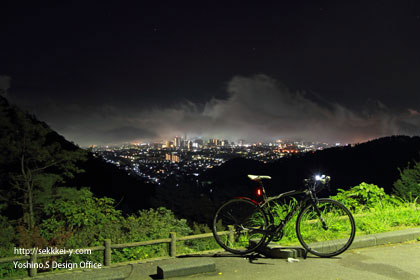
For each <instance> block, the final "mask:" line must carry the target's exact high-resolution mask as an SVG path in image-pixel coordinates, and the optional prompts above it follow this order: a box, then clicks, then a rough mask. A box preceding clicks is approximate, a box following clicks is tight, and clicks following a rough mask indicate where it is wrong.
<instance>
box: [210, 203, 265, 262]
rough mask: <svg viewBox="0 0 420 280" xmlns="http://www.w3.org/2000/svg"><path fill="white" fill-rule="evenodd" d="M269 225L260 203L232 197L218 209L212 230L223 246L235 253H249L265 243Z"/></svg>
mask: <svg viewBox="0 0 420 280" xmlns="http://www.w3.org/2000/svg"><path fill="white" fill-rule="evenodd" d="M267 227H268V222H267V217H266V215H265V213H264V212H263V211H262V210H261V208H260V207H258V205H256V204H255V203H253V202H252V201H249V200H246V199H232V200H229V201H228V202H226V203H225V204H223V205H222V206H221V207H220V208H219V209H218V210H217V211H216V214H215V216H214V219H213V228H212V230H213V235H214V238H215V239H216V241H217V243H219V245H220V246H221V247H222V248H224V249H225V250H227V251H229V252H231V253H234V254H248V253H251V252H253V251H255V250H256V249H257V248H258V247H259V246H261V245H262V244H263V243H264V241H265V239H266V237H267V231H266V230H267ZM250 240H253V242H250Z"/></svg>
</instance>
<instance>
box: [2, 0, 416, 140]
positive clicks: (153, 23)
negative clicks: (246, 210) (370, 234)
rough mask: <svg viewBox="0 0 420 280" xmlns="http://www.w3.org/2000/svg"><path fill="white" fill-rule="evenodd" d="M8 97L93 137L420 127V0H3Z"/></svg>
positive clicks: (368, 135) (363, 134) (62, 128)
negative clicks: (9, 80)
mask: <svg viewBox="0 0 420 280" xmlns="http://www.w3.org/2000/svg"><path fill="white" fill-rule="evenodd" d="M0 6H1V7H0V13H1V16H0V24H1V30H0V34H1V37H0V38H1V44H0V55H1V57H0V75H7V76H10V77H11V87H10V89H9V91H8V93H7V96H6V97H7V98H8V99H9V100H10V101H12V102H13V103H16V104H18V105H19V106H21V107H23V108H25V109H27V110H29V111H30V112H32V113H34V114H35V115H36V116H37V117H38V118H39V119H40V120H42V121H45V122H47V123H48V124H49V125H50V126H51V127H52V128H53V129H55V130H57V131H58V132H59V133H60V134H62V135H64V136H65V137H66V138H67V139H68V140H71V141H74V142H75V143H77V144H79V145H81V146H87V145H91V144H112V143H123V142H131V141H160V140H163V139H165V138H172V137H174V136H175V135H180V136H184V135H185V134H187V136H188V138H190V137H191V138H192V137H217V138H223V139H224V138H227V139H230V140H232V141H237V140H238V139H245V140H247V141H268V140H274V139H291V140H294V139H297V140H314V141H328V142H331V143H335V142H342V143H350V142H361V141H365V140H368V139H372V138H377V137H381V136H387V135H393V134H406V135H419V134H420V113H419V112H420V2H419V1H415V0H413V1H404V0H401V1H368V0H366V1H314V0H313V1H194V2H187V1H167V2H164V1H112V2H111V1H109V2H108V1H80V2H76V1H2V2H1V4H0Z"/></svg>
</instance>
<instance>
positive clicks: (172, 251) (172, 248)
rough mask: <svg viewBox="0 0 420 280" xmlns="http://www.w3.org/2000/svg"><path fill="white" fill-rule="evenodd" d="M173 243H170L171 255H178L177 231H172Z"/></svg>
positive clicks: (170, 234)
mask: <svg viewBox="0 0 420 280" xmlns="http://www.w3.org/2000/svg"><path fill="white" fill-rule="evenodd" d="M169 236H170V238H171V243H170V244H169V256H170V257H176V232H170V233H169Z"/></svg>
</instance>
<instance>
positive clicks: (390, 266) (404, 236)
mask: <svg viewBox="0 0 420 280" xmlns="http://www.w3.org/2000/svg"><path fill="white" fill-rule="evenodd" d="M419 230H420V229H412V230H408V231H407V230H406V231H400V232H392V233H384V234H377V235H371V236H365V237H362V238H359V239H358V240H355V242H354V244H353V245H354V249H349V250H347V251H346V252H344V253H343V254H341V255H339V256H337V257H334V258H319V257H315V256H312V255H310V254H309V255H308V258H307V259H302V258H299V259H298V260H299V262H292V263H290V262H287V260H286V259H273V258H266V257H263V256H256V257H255V258H249V257H248V258H244V257H241V256H235V255H232V254H230V253H227V252H221V253H216V254H214V253H213V254H197V255H190V256H184V257H178V258H175V259H164V260H160V261H154V262H147V263H144V262H143V263H140V262H139V263H131V264H121V265H112V266H111V267H105V268H102V269H90V270H79V271H72V272H64V273H61V272H60V273H46V274H44V275H40V276H37V277H34V278H23V279H26V280H28V279H39V280H41V279H42V280H73V279H103V280H105V279H106V280H109V279H115V280H116V279H118V280H119V279H127V280H134V279H137V280H150V279H156V278H157V275H156V273H157V266H161V265H164V264H178V265H179V264H180V265H181V266H182V264H183V263H184V262H185V263H190V262H191V260H211V261H214V262H215V264H216V272H209V273H205V274H199V275H190V276H183V277H176V278H169V279H174V280H179V279H203V280H213V279H225V280H236V279H238V280H247V279H264V280H274V279H276V280H277V279H288V280H293V279H299V280H300V279H310V280H317V279H322V280H329V279H333V280H337V279H343V280H344V279H357V280H364V279H369V280H375V279H397V280H399V279H401V280H413V279H419V280H420V242H419V241H409V242H405V243H394V244H387V245H378V246H372V245H375V244H386V243H392V242H398V241H397V240H399V241H404V240H413V239H415V238H417V237H418V236H419V235H418V233H419ZM413 234H414V235H413ZM413 236H416V237H415V238H413ZM366 246H368V247H366ZM357 247H364V248H357Z"/></svg>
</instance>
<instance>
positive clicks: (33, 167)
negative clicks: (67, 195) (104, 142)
mask: <svg viewBox="0 0 420 280" xmlns="http://www.w3.org/2000/svg"><path fill="white" fill-rule="evenodd" d="M0 105H1V106H0V170H1V172H0V173H1V174H0V178H1V180H2V184H3V188H2V189H3V191H2V192H1V193H0V198H1V199H2V200H3V201H7V202H8V203H12V204H15V205H19V206H20V207H21V209H22V214H23V222H24V225H25V226H26V228H27V229H29V230H32V229H33V228H34V227H35V225H36V224H37V223H38V222H39V217H40V208H41V206H42V204H43V203H44V202H45V201H46V200H47V199H50V197H49V194H50V193H51V190H52V188H53V187H54V186H56V185H57V184H59V183H63V182H64V180H65V179H66V178H72V177H73V175H74V174H75V173H78V172H81V171H82V170H80V169H79V168H78V166H77V162H78V161H80V160H84V159H85V151H83V150H81V149H78V148H77V147H75V146H72V147H63V146H62V144H61V143H60V142H59V141H56V139H57V138H58V137H59V136H58V135H57V134H56V133H55V132H53V131H52V130H51V129H50V128H49V127H48V126H47V125H46V124H44V123H41V122H39V121H37V120H36V119H35V117H33V116H30V115H29V114H27V113H25V112H23V111H21V110H20V109H18V108H17V107H15V106H11V105H9V104H8V103H7V101H6V100H4V98H2V99H1V100H0Z"/></svg>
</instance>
